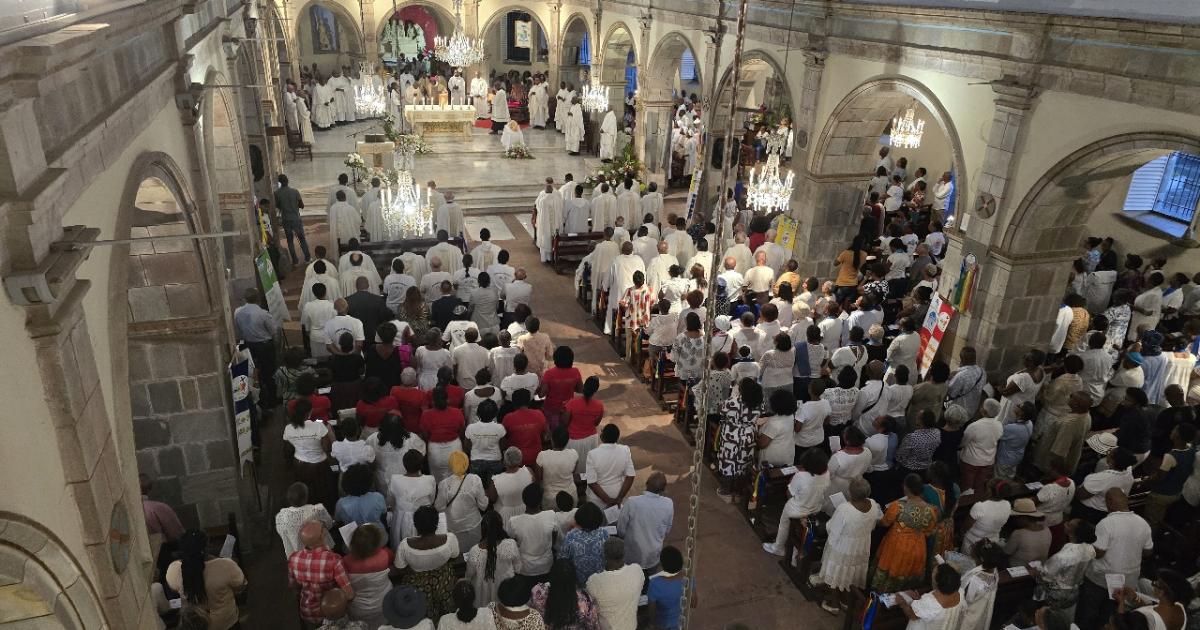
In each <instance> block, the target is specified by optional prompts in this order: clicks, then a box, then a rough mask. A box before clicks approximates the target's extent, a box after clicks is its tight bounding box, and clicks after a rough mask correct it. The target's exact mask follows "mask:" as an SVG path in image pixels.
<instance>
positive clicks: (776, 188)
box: [746, 153, 796, 213]
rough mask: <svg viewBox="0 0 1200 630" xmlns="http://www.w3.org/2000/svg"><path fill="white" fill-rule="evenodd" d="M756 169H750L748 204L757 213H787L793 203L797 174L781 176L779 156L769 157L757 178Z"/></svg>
mask: <svg viewBox="0 0 1200 630" xmlns="http://www.w3.org/2000/svg"><path fill="white" fill-rule="evenodd" d="M756 170H757V169H756V168H752V169H750V184H749V186H748V187H747V188H746V203H748V204H750V207H752V208H754V211H755V212H764V213H771V212H774V211H776V210H782V211H787V209H788V206H789V205H790V204H791V201H792V182H793V181H794V180H795V178H796V174H795V173H793V172H792V171H788V174H787V177H780V175H779V154H778V153H772V154H770V155H769V156H767V163H766V165H765V166H764V167H763V169H762V172H761V173H759V174H758V177H757V178H755V171H756Z"/></svg>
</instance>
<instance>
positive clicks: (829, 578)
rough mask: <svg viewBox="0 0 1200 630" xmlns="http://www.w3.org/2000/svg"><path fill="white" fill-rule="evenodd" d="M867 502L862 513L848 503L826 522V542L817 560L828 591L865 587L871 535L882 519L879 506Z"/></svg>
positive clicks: (869, 560)
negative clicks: (865, 509)
mask: <svg viewBox="0 0 1200 630" xmlns="http://www.w3.org/2000/svg"><path fill="white" fill-rule="evenodd" d="M868 500H869V501H871V507H870V509H868V510H867V511H866V512H862V511H860V510H859V509H858V508H856V507H854V505H853V504H851V503H850V502H849V501H846V502H845V503H843V504H841V505H839V506H838V508H837V510H834V512H833V518H831V519H829V525H828V531H829V536H828V542H827V543H825V552H824V555H822V557H821V581H822V582H824V583H825V584H826V585H828V586H829V587H830V588H832V589H835V590H840V591H848V590H850V587H851V586H857V587H859V588H862V587H864V586H866V584H867V570H868V569H869V568H870V564H871V532H872V531H874V530H875V524H876V523H878V522H879V519H880V518H882V517H883V512H882V511H881V510H880V509H879V504H878V503H876V502H875V501H874V500H871V499H868Z"/></svg>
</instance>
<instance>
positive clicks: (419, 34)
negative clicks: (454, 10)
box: [375, 2, 454, 74]
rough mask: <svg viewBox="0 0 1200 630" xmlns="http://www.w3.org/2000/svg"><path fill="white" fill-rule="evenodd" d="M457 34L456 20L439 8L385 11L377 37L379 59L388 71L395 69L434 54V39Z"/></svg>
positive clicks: (407, 6)
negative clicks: (431, 53)
mask: <svg viewBox="0 0 1200 630" xmlns="http://www.w3.org/2000/svg"><path fill="white" fill-rule="evenodd" d="M453 33H454V16H453V15H451V14H449V13H447V12H446V11H445V9H442V8H441V7H439V6H437V5H434V4H426V3H413V2H410V3H406V4H405V5H404V6H402V7H399V8H397V9H395V10H385V11H383V15H382V16H381V19H380V22H379V25H378V28H377V29H376V33H375V34H376V38H377V40H378V41H379V50H378V51H377V52H378V54H379V59H380V61H382V62H383V65H384V66H385V67H388V68H395V67H397V66H398V65H401V62H402V61H403V62H405V63H407V62H411V60H412V59H414V58H415V57H416V56H417V55H418V54H420V53H423V52H427V51H431V50H433V38H435V37H437V36H439V35H443V36H449V35H451V34H453ZM414 74H415V73H414Z"/></svg>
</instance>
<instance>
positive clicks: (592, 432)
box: [562, 376, 604, 475]
mask: <svg viewBox="0 0 1200 630" xmlns="http://www.w3.org/2000/svg"><path fill="white" fill-rule="evenodd" d="M599 390H600V378H599V377H596V376H589V377H588V379H587V380H586V381H584V382H583V395H581V396H577V397H575V398H572V399H571V400H570V401H568V402H567V404H566V406H564V407H563V414H562V422H563V423H564V424H566V425H567V437H568V438H570V440H569V441H568V442H567V448H571V449H575V452H577V453H579V461H578V462H577V463H576V464H575V472H576V473H577V474H580V475H582V474H583V473H584V468H585V467H586V466H587V456H588V453H590V452H591V451H592V449H594V448H596V427H598V426H600V421H601V420H603V419H604V403H602V402H600V401H599V400H596V392H597V391H599Z"/></svg>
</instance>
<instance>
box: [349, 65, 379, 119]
mask: <svg viewBox="0 0 1200 630" xmlns="http://www.w3.org/2000/svg"><path fill="white" fill-rule="evenodd" d="M386 110H387V92H386V91H385V90H384V89H383V82H382V81H380V80H379V77H378V76H377V75H376V74H375V67H374V66H372V65H371V64H369V63H367V62H365V61H364V62H362V63H361V64H359V70H358V82H357V83H356V84H355V86H354V111H355V112H356V113H357V114H358V118H379V117H380V116H382V115H383V113H384V112H385V111H386Z"/></svg>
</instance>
